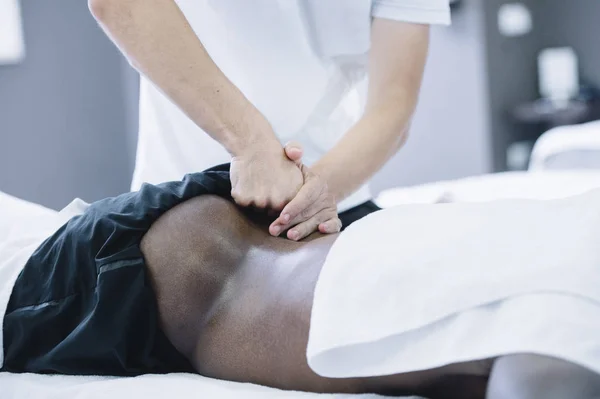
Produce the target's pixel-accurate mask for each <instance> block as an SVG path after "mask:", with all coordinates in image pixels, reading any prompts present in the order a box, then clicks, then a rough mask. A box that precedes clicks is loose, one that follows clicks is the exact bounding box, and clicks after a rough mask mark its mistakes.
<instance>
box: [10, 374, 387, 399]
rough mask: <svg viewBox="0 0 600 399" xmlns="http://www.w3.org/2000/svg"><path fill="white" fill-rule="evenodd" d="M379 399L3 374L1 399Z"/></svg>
mask: <svg viewBox="0 0 600 399" xmlns="http://www.w3.org/2000/svg"><path fill="white" fill-rule="evenodd" d="M26 398H33V399H138V398H143V399H165V398H174V399H175V398H176V399H349V398H357V399H358V398H361V399H376V398H379V397H378V396H376V395H316V394H310V393H303V392H286V391H280V390H277V389H270V388H264V387H260V386H257V385H251V384H239V383H233V382H226V381H218V380H212V379H209V378H204V377H201V376H198V375H192V374H169V375H145V376H141V377H136V378H102V377H63V376H42V375H35V374H8V373H0V399H26Z"/></svg>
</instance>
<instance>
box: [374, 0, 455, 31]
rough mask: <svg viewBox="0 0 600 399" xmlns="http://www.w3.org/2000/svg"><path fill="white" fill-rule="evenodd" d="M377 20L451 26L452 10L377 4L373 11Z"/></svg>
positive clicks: (447, 8)
mask: <svg viewBox="0 0 600 399" xmlns="http://www.w3.org/2000/svg"><path fill="white" fill-rule="evenodd" d="M371 16H373V17H375V18H385V19H393V20H395V21H401V22H411V23H418V24H428V25H444V26H448V25H450V24H451V17H450V8H449V7H440V8H431V7H430V8H426V7H418V6H400V5H392V4H387V3H375V4H373V9H372V10H371Z"/></svg>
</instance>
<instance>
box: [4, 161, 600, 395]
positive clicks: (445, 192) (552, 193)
mask: <svg viewBox="0 0 600 399" xmlns="http://www.w3.org/2000/svg"><path fill="white" fill-rule="evenodd" d="M595 187H600V172H591V171H588V172H581V173H579V172H577V173H576V172H544V173H541V172H540V173H535V174H533V173H510V174H500V175H491V176H483V177H478V178H470V179H461V180H457V181H451V182H441V183H437V184H430V185H424V186H418V187H413V188H406V189H396V190H393V191H388V192H386V193H384V194H382V195H381V196H380V197H379V198H378V202H379V204H380V205H382V206H389V205H397V204H402V203H435V202H449V201H485V200H490V199H494V198H511V197H527V198H557V197H564V196H569V195H573V194H578V193H581V192H585V191H587V190H590V189H592V188H595ZM392 203H393V204H392ZM0 212H2V215H1V217H5V216H7V215H10V217H12V218H19V217H22V218H23V220H24V221H25V223H26V224H29V225H30V226H35V223H33V220H35V219H37V218H40V217H43V216H44V215H51V214H52V213H53V212H55V211H52V210H49V209H47V208H44V207H41V206H39V205H36V204H32V203H29V202H26V201H22V200H19V199H17V198H14V197H11V196H9V195H6V194H3V193H1V192H0ZM0 226H1V224H0ZM31 228H34V227H31ZM3 234H6V232H3V231H0V243H1V240H2V238H3ZM167 396H170V397H182V398H195V397H198V398H201V397H202V398H203V397H208V398H225V399H226V398H244V399H246V398H248V399H251V398H264V399H268V398H284V399H285V398H290V399H295V398H307V399H321V398H323V399H329V398H331V399H341V398H353V397H354V396H353V395H316V394H309V393H300V392H283V391H279V390H275V389H270V388H265V387H259V386H256V385H251V384H240V383H232V382H225V381H218V380H213V379H209V378H205V377H201V376H198V375H191V374H171V375H146V376H140V377H136V378H116V377H97V376H79V377H72V376H51V375H33V374H10V373H0V399H24V398H35V399H54V398H56V399H58V398H60V399H64V398H68V399H84V398H85V399H109V398H110V399H129V398H138V397H140V398H145V399H154V398H156V399H158V398H164V397H167ZM360 397H362V398H369V399H375V398H377V396H376V395H362V396H360Z"/></svg>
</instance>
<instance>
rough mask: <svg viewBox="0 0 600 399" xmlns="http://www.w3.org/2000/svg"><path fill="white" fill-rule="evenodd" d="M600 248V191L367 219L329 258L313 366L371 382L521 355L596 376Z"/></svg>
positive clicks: (599, 367) (417, 209)
mask: <svg viewBox="0 0 600 399" xmlns="http://www.w3.org/2000/svg"><path fill="white" fill-rule="evenodd" d="M599 244H600V189H596V190H593V191H590V192H589V193H586V194H583V195H580V196H576V197H572V198H567V199H560V200H551V201H532V200H505V201H496V202H490V203H471V204H466V203H454V204H437V205H419V204H417V205H404V206H398V207H394V208H390V209H386V210H384V211H382V212H379V213H375V214H372V215H369V216H368V217H366V218H365V219H363V220H361V221H359V222H357V223H355V224H354V225H352V226H351V227H350V228H349V229H347V230H346V233H344V234H342V235H341V236H340V238H339V239H338V240H337V241H336V243H335V244H334V246H333V248H332V250H331V251H330V253H329V255H328V257H327V260H326V262H325V265H324V267H323V270H322V272H321V275H320V277H319V280H318V283H317V287H316V291H315V299H314V305H313V313H312V319H311V330H310V339H309V344H308V350H307V355H308V360H309V364H310V365H311V367H312V368H313V370H315V371H316V372H317V373H319V374H321V375H324V376H329V377H350V376H367V375H368V376H372V375H385V374H394V373H402V372H409V371H415V370H420V369H427V368H435V367H439V366H442V365H446V364H452V363H456V362H462V361H467V360H479V359H485V358H489V357H495V356H497V355H500V354H510V353H517V352H520V353H522V352H525V353H540V354H545V355H548V356H556V357H559V358H563V359H566V360H569V361H572V362H574V363H578V364H581V365H584V366H587V367H589V368H591V369H593V370H596V371H598V372H599V373H600V335H599V334H598V331H600V291H599V290H598V287H599V286H600V245H599Z"/></svg>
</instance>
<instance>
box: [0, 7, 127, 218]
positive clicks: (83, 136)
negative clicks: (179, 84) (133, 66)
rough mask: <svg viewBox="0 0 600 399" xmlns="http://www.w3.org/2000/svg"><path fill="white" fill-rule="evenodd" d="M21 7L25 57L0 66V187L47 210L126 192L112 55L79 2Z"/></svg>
mask: <svg viewBox="0 0 600 399" xmlns="http://www.w3.org/2000/svg"><path fill="white" fill-rule="evenodd" d="M22 11H23V22H24V31H25V42H26V51H27V55H26V58H25V60H24V62H23V63H21V64H17V65H12V66H3V65H0V191H4V192H7V193H9V194H13V195H16V196H19V197H21V198H24V199H27V200H31V201H35V202H39V203H41V204H44V205H47V206H49V207H53V208H61V207H63V206H64V205H66V203H68V202H69V201H70V200H72V199H73V198H74V197H82V198H83V199H85V200H88V201H92V200H96V199H99V198H102V197H106V196H110V195H114V194H118V193H121V192H123V191H126V190H127V189H128V187H129V181H130V178H131V170H132V157H131V150H130V146H131V140H130V139H129V138H128V136H127V134H128V130H129V131H131V129H134V128H135V126H134V123H133V122H132V119H131V116H129V115H128V111H130V112H135V111H134V110H131V105H130V103H131V98H130V97H131V96H129V97H127V95H124V93H123V87H124V85H123V81H124V79H127V78H128V77H129V78H130V75H128V72H127V70H126V65H125V63H124V61H123V60H122V58H121V56H120V54H119V53H118V51H117V49H116V48H115V47H114V46H113V45H112V44H111V43H110V42H109V41H108V40H107V38H106V37H105V36H104V34H103V33H102V31H101V30H100V29H99V28H98V26H97V25H96V22H95V21H94V20H93V18H92V17H91V15H90V14H89V11H88V8H87V2H86V1H85V0H60V1H37V0H23V1H22ZM134 82H135V81H134ZM128 84H129V85H130V88H131V85H132V83H131V82H129V83H128ZM133 84H134V83H133ZM131 89H135V87H133V88H131ZM127 101H129V102H130V103H127ZM134 101H135V100H134ZM133 120H135V119H133Z"/></svg>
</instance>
